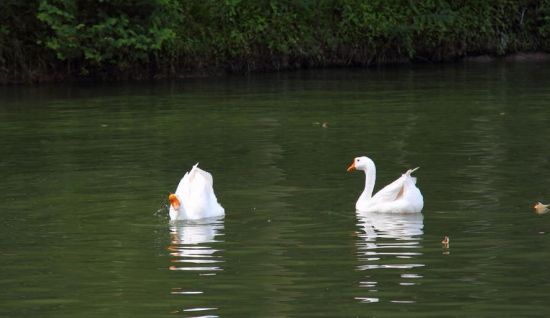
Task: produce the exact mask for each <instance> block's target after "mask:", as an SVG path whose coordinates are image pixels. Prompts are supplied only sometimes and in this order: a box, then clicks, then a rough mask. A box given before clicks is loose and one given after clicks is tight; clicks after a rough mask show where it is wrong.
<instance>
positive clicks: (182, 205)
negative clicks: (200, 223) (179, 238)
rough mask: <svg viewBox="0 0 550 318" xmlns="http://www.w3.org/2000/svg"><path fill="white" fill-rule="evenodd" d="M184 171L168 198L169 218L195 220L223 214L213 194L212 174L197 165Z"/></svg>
mask: <svg viewBox="0 0 550 318" xmlns="http://www.w3.org/2000/svg"><path fill="white" fill-rule="evenodd" d="M198 165H199V164H198V163H197V164H196V165H194V166H193V168H192V169H191V171H189V172H186V173H185V176H183V178H182V179H181V181H180V183H179V185H178V188H177V189H176V192H175V193H171V194H170V195H169V196H168V200H170V219H171V220H197V219H204V218H210V217H218V216H222V215H224V214H225V211H224V209H223V207H222V206H221V205H220V204H219V203H218V199H217V198H216V194H214V187H213V180H212V175H211V174H210V173H208V172H206V171H204V170H202V169H200V168H199V167H198Z"/></svg>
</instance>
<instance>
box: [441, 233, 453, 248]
mask: <svg viewBox="0 0 550 318" xmlns="http://www.w3.org/2000/svg"><path fill="white" fill-rule="evenodd" d="M450 242H451V240H450V239H449V237H448V236H446V235H445V237H444V238H443V241H441V244H443V247H444V248H449V243H450Z"/></svg>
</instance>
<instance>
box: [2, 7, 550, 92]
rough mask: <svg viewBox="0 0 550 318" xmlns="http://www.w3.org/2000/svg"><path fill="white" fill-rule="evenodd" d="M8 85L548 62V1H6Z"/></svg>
mask: <svg viewBox="0 0 550 318" xmlns="http://www.w3.org/2000/svg"><path fill="white" fill-rule="evenodd" d="M0 19H1V21H2V24H1V25H0V78H1V79H2V81H4V82H6V81H14V80H23V81H35V80H48V79H56V78H59V79H64V78H75V77H91V78H97V77H100V78H108V77H115V78H143V77H154V76H157V77H174V76H187V75H189V74H196V73H198V72H220V71H236V72H242V71H253V70H273V69H286V68H298V67H307V66H324V65H369V64H376V63H387V62H398V61H400V62H402V61H411V60H432V61H438V60H447V59H455V58H459V57H462V56H465V55H476V54H493V55H504V54H508V53H512V52H518V51H535V50H550V0H538V1H537V0H485V1H484V0H418V1H412V0H363V1H360V0H317V1H315V0H185V1H178V0H29V1H23V0H4V1H2V2H0Z"/></svg>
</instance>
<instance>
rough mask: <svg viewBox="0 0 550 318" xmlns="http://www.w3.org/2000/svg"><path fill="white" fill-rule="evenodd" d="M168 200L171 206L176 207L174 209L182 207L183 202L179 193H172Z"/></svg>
mask: <svg viewBox="0 0 550 318" xmlns="http://www.w3.org/2000/svg"><path fill="white" fill-rule="evenodd" d="M168 200H169V201H170V206H171V207H172V208H174V210H178V209H179V208H180V205H181V202H180V200H179V199H178V196H177V195H175V194H173V193H170V195H169V196H168Z"/></svg>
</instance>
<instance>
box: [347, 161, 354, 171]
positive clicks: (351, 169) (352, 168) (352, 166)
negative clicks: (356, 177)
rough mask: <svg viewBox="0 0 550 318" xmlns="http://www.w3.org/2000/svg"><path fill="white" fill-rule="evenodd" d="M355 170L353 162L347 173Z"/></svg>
mask: <svg viewBox="0 0 550 318" xmlns="http://www.w3.org/2000/svg"><path fill="white" fill-rule="evenodd" d="M353 170H355V161H354V162H352V163H351V165H350V166H349V167H348V172H350V171H353Z"/></svg>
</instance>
